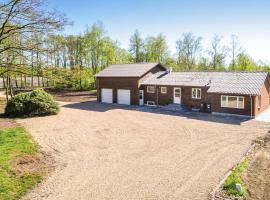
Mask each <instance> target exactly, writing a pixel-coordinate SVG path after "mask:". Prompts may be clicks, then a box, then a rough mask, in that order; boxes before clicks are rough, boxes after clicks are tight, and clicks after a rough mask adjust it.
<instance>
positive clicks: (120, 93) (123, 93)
mask: <svg viewBox="0 0 270 200" xmlns="http://www.w3.org/2000/svg"><path fill="white" fill-rule="evenodd" d="M117 103H118V104H124V105H130V90H124V89H118V90H117Z"/></svg>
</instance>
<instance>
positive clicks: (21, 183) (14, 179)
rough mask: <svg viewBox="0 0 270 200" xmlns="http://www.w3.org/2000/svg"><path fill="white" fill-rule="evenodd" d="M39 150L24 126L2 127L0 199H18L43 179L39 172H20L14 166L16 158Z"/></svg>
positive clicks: (33, 153)
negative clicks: (13, 162)
mask: <svg viewBox="0 0 270 200" xmlns="http://www.w3.org/2000/svg"><path fill="white" fill-rule="evenodd" d="M37 152H38V147H37V145H36V144H35V143H34V142H33V140H32V138H31V137H30V136H29V135H28V134H27V133H26V131H25V130H24V129H23V128H20V127H16V128H5V129H0V200H14V199H18V198H20V197H21V196H23V195H24V194H25V193H26V192H27V191H28V190H29V189H31V188H32V187H33V186H34V185H36V184H37V183H38V182H40V181H41V179H42V177H41V175H39V174H31V173H18V172H16V170H15V169H13V167H12V161H14V160H15V159H18V158H20V157H23V156H27V155H35V154H36V153H37Z"/></svg>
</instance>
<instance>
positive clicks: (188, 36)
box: [176, 33, 202, 70]
mask: <svg viewBox="0 0 270 200" xmlns="http://www.w3.org/2000/svg"><path fill="white" fill-rule="evenodd" d="M201 40H202V38H201V37H196V36H195V35H193V34H192V33H184V34H183V35H182V38H181V39H179V40H178V41H177V42H176V49H177V64H178V65H179V66H180V68H182V69H184V70H191V69H193V68H194V67H195V64H196V59H197V56H198V54H199V53H200V51H201Z"/></svg>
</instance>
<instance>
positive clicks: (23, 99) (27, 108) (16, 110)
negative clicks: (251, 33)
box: [5, 89, 59, 117]
mask: <svg viewBox="0 0 270 200" xmlns="http://www.w3.org/2000/svg"><path fill="white" fill-rule="evenodd" d="M58 111H59V107H58V105H57V103H56V102H55V101H54V99H53V97H52V96H51V95H50V94H48V93H47V92H45V91H44V90H43V89H36V90H33V91H32V92H25V93H20V94H17V95H15V96H14V97H12V98H11V99H10V101H9V102H8V103H7V106H6V109H5V114H6V115H7V116H8V117H21V116H44V115H53V114H57V113H58Z"/></svg>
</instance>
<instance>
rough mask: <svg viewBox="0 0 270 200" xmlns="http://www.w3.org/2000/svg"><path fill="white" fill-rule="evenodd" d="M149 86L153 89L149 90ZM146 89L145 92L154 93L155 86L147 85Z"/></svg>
mask: <svg viewBox="0 0 270 200" xmlns="http://www.w3.org/2000/svg"><path fill="white" fill-rule="evenodd" d="M150 88H153V89H154V91H151V90H150ZM146 91H147V93H152V94H153V93H155V91H156V88H155V86H147V89H146Z"/></svg>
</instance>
